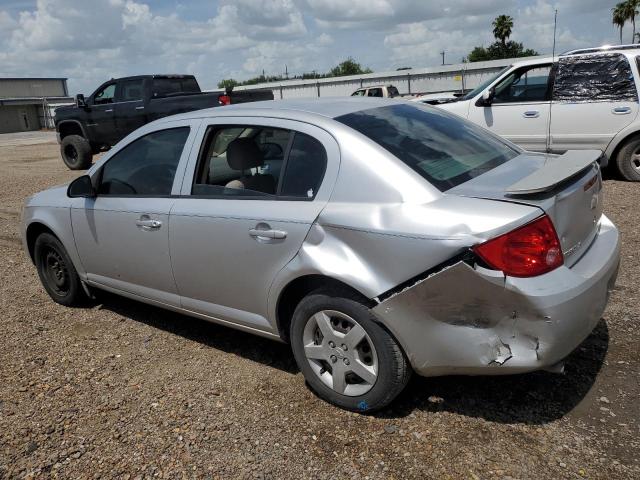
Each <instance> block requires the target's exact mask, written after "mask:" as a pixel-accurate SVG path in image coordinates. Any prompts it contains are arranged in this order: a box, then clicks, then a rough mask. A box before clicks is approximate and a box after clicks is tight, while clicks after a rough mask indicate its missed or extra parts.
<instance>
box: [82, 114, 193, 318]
mask: <svg viewBox="0 0 640 480" xmlns="http://www.w3.org/2000/svg"><path fill="white" fill-rule="evenodd" d="M189 131H190V129H189V127H187V126H181V127H178V128H171V129H167V130H159V131H156V132H152V133H149V134H147V135H144V136H142V137H140V138H138V139H137V140H134V141H133V142H132V143H130V144H129V145H127V146H126V147H125V148H123V149H122V150H120V151H118V152H116V153H115V155H113V156H112V157H111V158H110V159H108V160H107V161H106V163H104V164H103V165H102V166H100V168H99V170H97V171H96V172H95V175H97V176H98V177H97V180H96V183H97V184H98V195H97V196H96V197H95V198H89V199H85V198H78V199H75V200H74V204H73V206H72V209H71V220H72V224H73V233H74V238H75V241H76V246H77V249H78V253H79V255H80V259H81V261H82V264H83V266H84V269H85V270H86V272H87V279H88V281H89V283H95V284H97V285H100V286H104V287H108V288H111V289H116V290H118V291H122V292H127V293H131V294H135V295H138V296H141V297H144V298H147V299H152V300H155V301H158V302H161V303H165V304H169V305H176V306H177V305H178V304H179V300H178V296H177V291H176V285H175V282H174V280H173V275H172V272H171V260H170V257H169V212H170V210H171V206H172V205H173V203H174V201H175V200H174V199H173V198H172V197H171V193H172V189H173V188H174V180H175V178H174V177H175V176H176V175H175V174H176V170H177V167H178V163H179V161H180V158H181V155H182V152H183V149H184V146H185V143H186V140H187V138H188V136H189ZM178 182H179V181H178ZM177 188H179V187H177Z"/></svg>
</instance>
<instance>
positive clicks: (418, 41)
mask: <svg viewBox="0 0 640 480" xmlns="http://www.w3.org/2000/svg"><path fill="white" fill-rule="evenodd" d="M615 3H616V2H615V1H614V0H611V1H609V0H428V1H427V0H347V1H345V0H234V1H218V2H216V1H205V0H194V1H182V2H174V1H167V0H90V1H89V0H37V1H36V0H0V76H63V77H68V78H69V88H70V90H71V92H74V93H75V92H83V93H90V92H91V91H92V90H93V88H94V87H96V86H97V85H98V84H99V83H101V82H103V81H104V80H107V79H108V78H111V77H118V76H125V75H133V74H145V73H192V74H195V75H196V76H197V78H198V80H199V82H200V84H201V85H202V86H203V87H205V88H214V87H215V86H216V83H217V82H218V81H219V80H221V79H222V78H229V77H233V78H236V79H246V78H249V77H252V76H255V75H258V74H260V73H262V70H263V69H264V71H265V73H267V74H281V73H284V70H285V65H286V68H287V69H288V71H289V74H297V73H301V72H305V71H313V70H316V71H320V72H324V71H327V70H329V69H330V68H331V67H332V66H334V65H336V64H338V63H339V62H340V61H342V60H344V59H345V58H347V57H349V56H352V57H353V58H355V59H356V60H357V61H359V62H360V63H362V64H363V65H365V66H368V67H370V68H372V69H373V70H375V71H383V70H393V69H395V68H398V67H405V66H411V67H416V68H417V67H426V66H433V65H437V64H439V63H440V62H441V56H440V53H439V52H441V51H442V50H445V52H446V61H447V63H457V62H459V61H460V60H461V58H462V57H463V56H465V55H466V54H467V53H468V52H469V51H470V50H471V49H472V48H473V47H474V46H475V45H487V44H489V43H490V42H491V41H492V40H493V38H492V34H491V21H492V20H493V18H494V17H495V16H497V15H499V14H502V13H505V14H508V15H511V16H512V17H513V18H514V20H515V27H514V31H513V36H512V38H513V39H514V40H517V41H521V42H523V43H524V44H525V46H527V47H531V48H534V49H536V50H538V51H539V52H540V53H550V52H551V45H552V39H553V11H554V9H556V8H557V9H558V37H557V38H558V40H557V42H558V46H557V50H558V51H563V50H567V49H570V48H576V47H587V46H593V45H601V44H605V43H617V42H618V31H617V30H616V29H615V28H614V27H613V25H612V24H611V14H610V11H611V7H612V6H613V5H614V4H615ZM639 25H640V22H639ZM639 28H640V27H639ZM623 33H624V38H623V40H624V42H625V43H628V42H629V41H630V39H631V34H632V32H631V26H630V25H629V26H627V27H626V28H625V29H624V32H623Z"/></svg>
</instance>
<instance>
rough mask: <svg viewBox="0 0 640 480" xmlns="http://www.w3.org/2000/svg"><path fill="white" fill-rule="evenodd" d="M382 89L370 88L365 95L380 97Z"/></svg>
mask: <svg viewBox="0 0 640 480" xmlns="http://www.w3.org/2000/svg"><path fill="white" fill-rule="evenodd" d="M382 96H383V94H382V89H381V88H370V89H369V92H368V93H367V97H382Z"/></svg>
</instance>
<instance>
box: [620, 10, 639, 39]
mask: <svg viewBox="0 0 640 480" xmlns="http://www.w3.org/2000/svg"><path fill="white" fill-rule="evenodd" d="M619 5H622V12H623V13H624V17H625V19H626V20H631V25H633V34H632V35H631V43H635V41H636V15H637V14H638V6H639V5H640V0H626V1H625V2H622V4H619Z"/></svg>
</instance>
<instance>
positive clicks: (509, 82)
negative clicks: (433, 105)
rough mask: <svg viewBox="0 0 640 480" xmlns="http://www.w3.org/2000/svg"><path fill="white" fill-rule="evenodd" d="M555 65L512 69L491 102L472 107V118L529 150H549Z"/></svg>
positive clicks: (497, 86)
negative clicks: (552, 68) (550, 80)
mask: <svg viewBox="0 0 640 480" xmlns="http://www.w3.org/2000/svg"><path fill="white" fill-rule="evenodd" d="M551 65H552V64H551V63H548V64H542V65H529V66H525V67H521V68H518V69H515V70H513V71H512V72H510V73H509V74H508V75H507V76H506V77H504V78H503V79H502V80H501V81H500V82H499V83H498V84H496V86H495V96H494V98H493V100H492V103H491V105H489V106H482V105H472V106H471V107H470V109H469V120H471V121H473V122H474V123H477V124H478V125H480V126H482V127H484V128H487V129H489V130H491V131H492V132H494V133H497V134H498V135H500V136H503V137H504V138H506V139H507V140H510V141H512V142H513V143H515V144H517V145H519V146H521V147H522V148H524V149H525V150H533V151H544V150H546V148H547V136H548V129H549V103H550V97H549V74H550V72H551Z"/></svg>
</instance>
